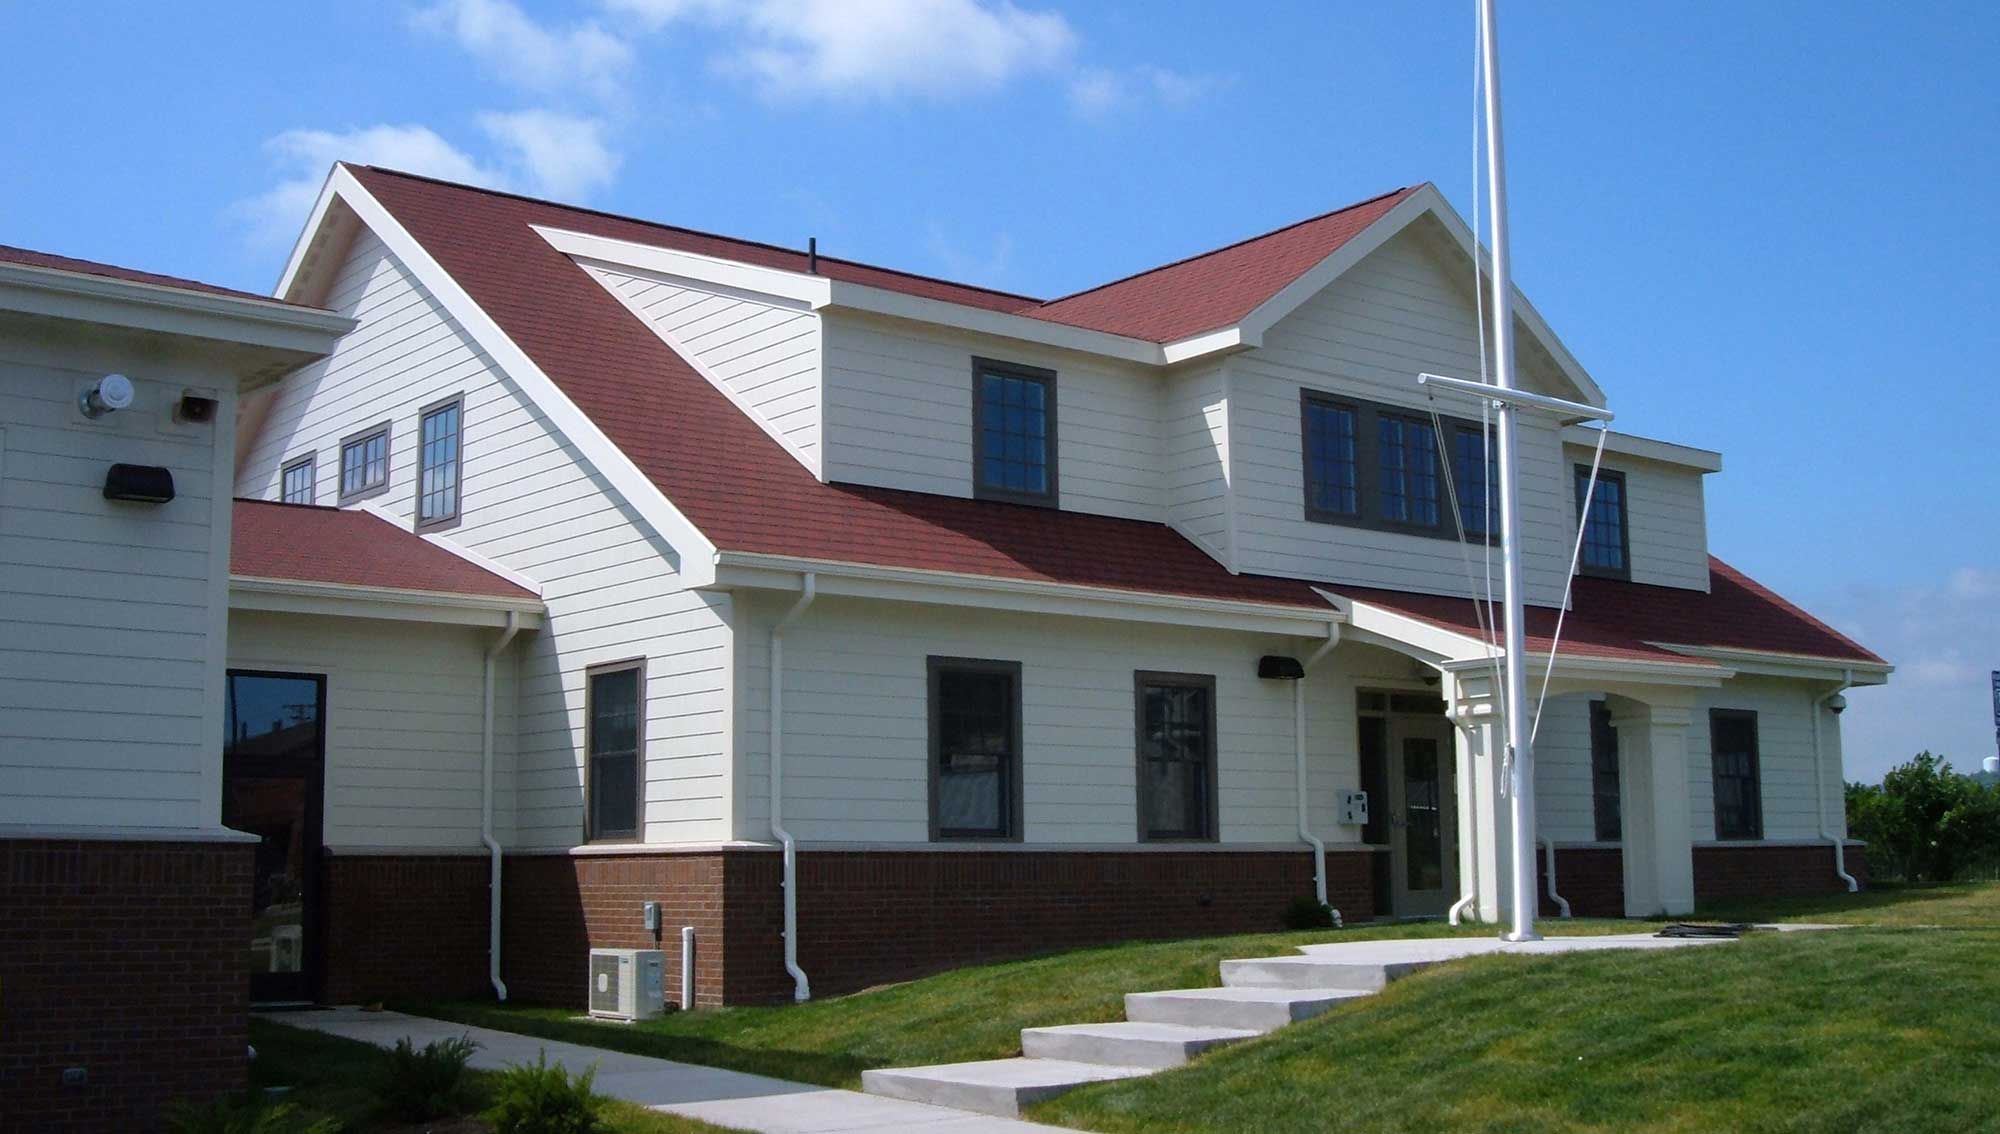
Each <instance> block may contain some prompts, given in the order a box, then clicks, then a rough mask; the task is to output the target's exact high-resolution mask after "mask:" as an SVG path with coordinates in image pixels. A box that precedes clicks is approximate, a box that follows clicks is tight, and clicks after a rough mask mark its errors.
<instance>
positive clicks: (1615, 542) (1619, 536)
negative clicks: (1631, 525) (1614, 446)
mask: <svg viewBox="0 0 2000 1134" xmlns="http://www.w3.org/2000/svg"><path fill="white" fill-rule="evenodd" d="M1586 492H1588V493H1589V496H1590V515H1589V516H1587V517H1585V519H1584V523H1583V557H1582V559H1581V560H1579V566H1578V569H1579V570H1581V571H1582V572H1583V573H1584V574H1586V575H1608V576H1610V577H1612V578H1616V579H1626V578H1630V577H1631V574H1632V563H1631V549H1630V545H1629V543H1628V541H1627V538H1626V534H1625V474H1624V473H1621V472H1613V471H1612V470H1610V469H1599V470H1598V472H1597V487H1596V489H1594V490H1593V489H1591V487H1590V467H1589V466H1588V465H1578V466H1576V506H1577V508H1578V510H1581V509H1582V508H1583V498H1584V495H1585V493H1586Z"/></svg>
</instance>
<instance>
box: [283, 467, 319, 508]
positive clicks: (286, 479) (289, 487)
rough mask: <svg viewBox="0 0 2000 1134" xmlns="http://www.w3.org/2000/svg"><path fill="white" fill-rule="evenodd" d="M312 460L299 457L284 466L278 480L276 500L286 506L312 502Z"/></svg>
mask: <svg viewBox="0 0 2000 1134" xmlns="http://www.w3.org/2000/svg"><path fill="white" fill-rule="evenodd" d="M313 463H314V462H313V458H311V457H309V456H308V457H300V458H299V459H298V460H296V461H293V462H292V463H291V464H289V465H286V466H285V470H284V472H283V473H282V474H281V476H280V478H279V481H280V482H279V486H278V498H279V499H280V500H283V501H284V502H285V503H287V504H310V503H312V502H313Z"/></svg>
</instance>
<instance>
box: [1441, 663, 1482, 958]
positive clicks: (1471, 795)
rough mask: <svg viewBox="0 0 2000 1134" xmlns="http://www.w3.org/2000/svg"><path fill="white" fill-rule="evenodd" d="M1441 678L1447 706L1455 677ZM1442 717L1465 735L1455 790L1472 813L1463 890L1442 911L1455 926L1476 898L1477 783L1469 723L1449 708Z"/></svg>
mask: <svg viewBox="0 0 2000 1134" xmlns="http://www.w3.org/2000/svg"><path fill="white" fill-rule="evenodd" d="M1445 680H1446V681H1448V682H1450V683H1451V684H1450V688H1449V689H1448V690H1446V697H1447V700H1446V704H1447V705H1450V704H1451V703H1452V702H1453V701H1456V700H1457V699H1458V680H1457V679H1456V678H1455V677H1452V676H1451V675H1450V674H1446V675H1445ZM1445 719H1446V720H1449V721H1450V722H1451V724H1452V727H1453V728H1456V729H1457V730H1458V731H1459V732H1461V733H1463V734H1464V736H1465V745H1464V752H1465V755H1464V756H1463V757H1461V758H1460V759H1459V760H1458V785H1459V787H1458V790H1459V792H1460V794H1461V795H1462V796H1463V797H1464V798H1463V799H1462V800H1461V801H1460V804H1459V805H1460V806H1461V807H1463V808H1465V809H1466V810H1467V811H1469V812H1472V814H1473V819H1472V822H1471V823H1470V824H1467V825H1466V826H1465V827H1464V830H1466V831H1467V832H1469V834H1470V836H1471V839H1470V845H1469V846H1468V847H1467V848H1466V852H1467V853H1466V855H1465V860H1466V861H1467V862H1469V863H1471V864H1472V869H1470V870H1468V871H1466V872H1465V885H1464V890H1463V892H1462V893H1460V895H1459V898H1458V900H1457V901H1455V902H1453V903H1452V904H1451V909H1450V910H1448V911H1446V912H1445V920H1446V921H1448V922H1450V923H1451V924H1452V925H1457V924H1458V923H1459V920H1460V919H1461V918H1463V917H1464V916H1465V911H1466V910H1467V909H1469V908H1471V907H1473V906H1474V905H1476V904H1477V903H1478V901H1479V816H1478V813H1477V811H1476V810H1474V809H1475V808H1477V806H1478V801H1479V785H1478V783H1477V776H1476V775H1475V772H1476V769H1474V768H1473V766H1472V761H1473V755H1472V750H1473V748H1474V746H1475V736H1474V734H1473V731H1472V725H1471V724H1469V723H1468V722H1466V721H1465V720H1463V719H1462V718H1461V717H1460V715H1459V714H1458V713H1457V712H1454V711H1451V710H1449V709H1448V710H1447V711H1446V713H1445Z"/></svg>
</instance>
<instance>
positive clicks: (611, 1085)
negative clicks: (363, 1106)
mask: <svg viewBox="0 0 2000 1134" xmlns="http://www.w3.org/2000/svg"><path fill="white" fill-rule="evenodd" d="M265 1018H267V1019H269V1020H270V1021H271V1022H273V1023H277V1024H284V1025H287V1026H289V1027H294V1028H308V1029H311V1030H313V1031H317V1032H325V1033H327V1034H328V1035H335V1036H343V1037H345V1038H347V1039H352V1040H360V1041H362V1042H363V1043H372V1044H374V1045H375V1046H377V1047H385V1048H386V1047H394V1046H396V1041H397V1040H399V1039H402V1038H403V1037H404V1036H408V1037H409V1038H410V1042H411V1043H413V1044H416V1045H417V1046H418V1047H422V1046H423V1045H424V1044H427V1043H429V1042H431V1041H432V1040H440V1039H450V1038H452V1037H454V1036H471V1037H472V1038H473V1040H474V1041H475V1042H477V1043H478V1044H479V1050H478V1051H477V1052H474V1053H473V1056H472V1066H474V1067H478V1068H482V1069H484V1070H489V1071H498V1070H500V1069H502V1068H504V1067H506V1066H507V1065H509V1064H513V1063H533V1062H534V1061H535V1057H536V1055H537V1054H538V1053H541V1052H544V1051H546V1052H547V1053H548V1058H549V1062H550V1063H562V1064H564V1065H565V1066H567V1067H568V1068H569V1069H570V1070H572V1071H581V1070H583V1069H584V1068H586V1067H589V1066H592V1065H593V1064H594V1065H595V1066H596V1067H597V1082H596V1089H597V1092H598V1093H599V1094H604V1095H610V1096H611V1097H613V1098H619V1099H624V1100H626V1101H627V1102H634V1103H638V1104H639V1105H640V1106H644V1107H650V1108H652V1109H654V1110H662V1111H668V1112H671V1113H673V1114H679V1115H685V1116H686V1117H688V1118H698V1119H700V1120H702V1121H703V1122H712V1123H714V1124H716V1125H717V1126H728V1127H732V1128H734V1129H737V1130H751V1131H758V1132H760V1134H888V1132H890V1131H895V1132H898V1134H1064V1132H1063V1128H1061V1127H1056V1126H1039V1125H1036V1124H1035V1123H1032V1122H1021V1121H1018V1120H1015V1119H1009V1118H992V1117H989V1116H987V1115H983V1114H970V1113H967V1112H966V1111H962V1110H948V1109H946V1108H944V1107H937V1106H926V1105H924V1104H923V1103H913V1102H904V1101H902V1100H900V1099H888V1098H879V1097H876V1096H874V1095H864V1094H862V1093H860V1092H859V1091H837V1090H834V1089H832V1088H830V1087H814V1086H809V1085H807V1084H804V1083H788V1082H786V1081H785V1080H783V1079H767V1078H765V1077H764V1076H762V1075H746V1074H744V1073H742V1072H740V1071H725V1070H722V1069H720V1068H716V1067H701V1066H697V1065H695V1064H692V1063H675V1062H673V1061H672V1060H667V1059H653V1058H650V1057H648V1056H643V1055H626V1054H625V1053H623V1052H617V1051H606V1050H604V1049H603V1048H596V1047H584V1046H581V1045H579V1044H573V1043H561V1042H558V1041H556V1040H544V1039H536V1038H534V1037H533V1036H519V1035H515V1034H513V1033H512V1032H498V1031H494V1030H492V1029H491V1028H471V1027H466V1026H464V1025H462V1024H452V1023H447V1022H445V1021H443V1020H431V1019H426V1018H424V1017H422V1016H405V1015H403V1014H402V1013H400V1012H363V1011H361V1010H360V1009H358V1008H334V1009H326V1010H320V1011H311V1012H273V1013H269V1014H268V1015H266V1017H265Z"/></svg>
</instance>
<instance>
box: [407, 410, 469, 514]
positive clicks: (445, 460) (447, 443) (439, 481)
mask: <svg viewBox="0 0 2000 1134" xmlns="http://www.w3.org/2000/svg"><path fill="white" fill-rule="evenodd" d="M463 410H464V402H462V401H461V400H459V399H456V398H454V399H453V400H451V401H449V402H445V403H444V404H442V405H438V406H433V407H431V408H430V409H427V410H425V411H424V412H423V415H422V416H421V417H420V418H419V419H418V427H417V439H418V444H419V446H420V447H421V448H420V451H419V454H418V457H419V463H418V467H417V526H418V527H420V528H421V527H442V526H444V525H447V524H450V523H451V522H452V521H454V520H456V519H458V472H459V468H460V461H459V446H458V432H459V429H458V427H459V418H460V416H461V414H462V413H463Z"/></svg>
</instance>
